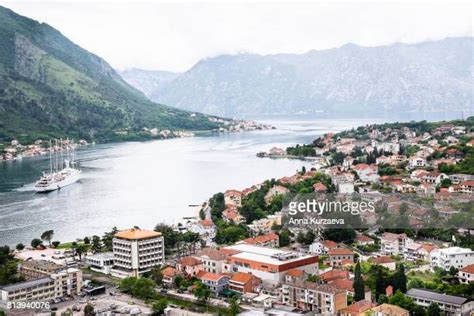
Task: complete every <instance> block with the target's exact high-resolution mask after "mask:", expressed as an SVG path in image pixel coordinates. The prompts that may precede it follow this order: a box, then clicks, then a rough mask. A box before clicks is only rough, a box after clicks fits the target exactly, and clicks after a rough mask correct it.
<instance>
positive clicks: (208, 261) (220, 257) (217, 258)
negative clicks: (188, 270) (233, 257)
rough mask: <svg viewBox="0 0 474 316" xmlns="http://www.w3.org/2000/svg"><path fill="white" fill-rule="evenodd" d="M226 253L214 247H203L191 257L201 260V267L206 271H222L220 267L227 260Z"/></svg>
mask: <svg viewBox="0 0 474 316" xmlns="http://www.w3.org/2000/svg"><path fill="white" fill-rule="evenodd" d="M227 256H228V254H226V253H224V251H222V250H220V249H215V248H204V249H202V250H201V251H199V252H198V253H196V254H194V255H193V257H194V258H196V259H199V260H201V261H202V265H203V269H204V271H206V272H212V273H222V267H223V265H224V263H225V262H226V260H227Z"/></svg>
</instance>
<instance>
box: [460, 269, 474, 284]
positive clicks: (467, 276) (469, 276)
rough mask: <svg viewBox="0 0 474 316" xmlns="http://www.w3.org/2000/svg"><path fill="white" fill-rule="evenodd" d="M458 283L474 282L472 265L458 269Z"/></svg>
mask: <svg viewBox="0 0 474 316" xmlns="http://www.w3.org/2000/svg"><path fill="white" fill-rule="evenodd" d="M458 279H459V282H460V283H464V284H469V283H473V282H474V264H470V265H468V266H465V267H464V268H462V269H460V270H459V272H458Z"/></svg>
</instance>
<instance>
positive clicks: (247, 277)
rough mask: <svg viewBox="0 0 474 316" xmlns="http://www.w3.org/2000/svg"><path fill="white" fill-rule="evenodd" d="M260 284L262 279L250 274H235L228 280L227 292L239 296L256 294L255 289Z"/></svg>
mask: <svg viewBox="0 0 474 316" xmlns="http://www.w3.org/2000/svg"><path fill="white" fill-rule="evenodd" d="M260 284H262V279H260V278H259V277H256V276H255V275H253V274H251V273H244V272H237V273H234V274H232V277H231V278H230V280H229V290H231V291H235V292H238V293H241V294H244V293H256V292H257V288H258V287H259V286H260Z"/></svg>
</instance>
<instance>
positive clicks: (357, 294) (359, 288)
mask: <svg viewBox="0 0 474 316" xmlns="http://www.w3.org/2000/svg"><path fill="white" fill-rule="evenodd" d="M352 286H353V288H354V301H356V302H357V301H360V300H363V299H364V298H365V293H364V280H363V279H362V273H361V270H360V263H359V262H357V265H356V267H355V275H354V283H353V285H352Z"/></svg>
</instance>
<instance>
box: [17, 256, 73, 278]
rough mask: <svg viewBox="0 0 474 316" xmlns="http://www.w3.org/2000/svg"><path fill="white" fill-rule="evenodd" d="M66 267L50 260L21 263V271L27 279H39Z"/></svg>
mask: <svg viewBox="0 0 474 316" xmlns="http://www.w3.org/2000/svg"><path fill="white" fill-rule="evenodd" d="M65 268H66V267H65V266H64V265H60V264H57V263H54V262H52V261H48V260H30V261H25V262H22V263H21V264H20V265H19V272H20V275H21V276H22V277H24V278H25V279H26V280H33V279H39V278H43V277H46V276H49V275H51V274H53V273H57V272H59V271H61V270H64V269H65Z"/></svg>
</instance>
